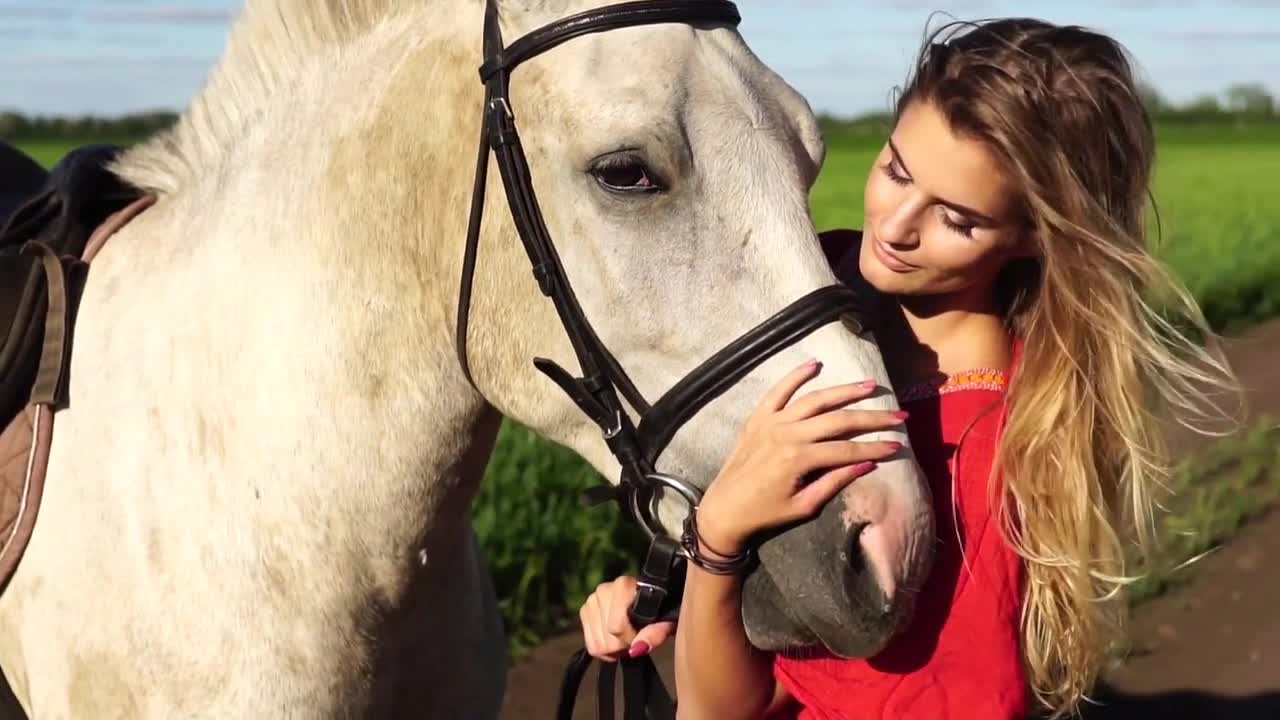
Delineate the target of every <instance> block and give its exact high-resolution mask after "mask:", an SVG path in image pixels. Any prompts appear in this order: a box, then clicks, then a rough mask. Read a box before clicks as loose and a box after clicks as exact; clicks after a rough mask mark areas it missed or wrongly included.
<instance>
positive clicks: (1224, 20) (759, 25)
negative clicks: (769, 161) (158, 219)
mask: <svg viewBox="0 0 1280 720" xmlns="http://www.w3.org/2000/svg"><path fill="white" fill-rule="evenodd" d="M238 4H239V3H238V2H231V1H228V0H170V1H169V2H163V1H161V0H0V110H18V111H21V112H26V113H32V114H80V113H93V114H103V115H114V114H119V113H124V112H132V111H138V110H148V109H156V108H164V109H174V110H177V109H181V108H182V107H183V106H184V105H185V103H186V102H187V100H188V99H189V98H190V97H191V95H192V94H193V93H194V92H195V91H196V90H197V89H198V88H199V86H200V84H201V82H202V80H203V78H204V76H205V74H206V73H207V72H208V71H209V68H210V67H211V66H212V64H213V63H214V61H215V60H216V58H217V57H218V54H219V53H220V52H221V49H222V44H223V42H224V40H225V37H226V33H227V30H228V28H229V26H230V22H231V19H232V17H233V15H234V13H235V8H236V7H237V6H238ZM738 6H739V8H740V9H741V10H742V13H743V16H744V18H743V23H742V26H741V31H742V34H743V36H744V37H745V38H746V39H747V41H748V42H749V43H751V45H752V47H753V49H754V50H755V51H756V53H757V54H758V55H759V56H760V57H761V58H762V59H764V60H765V62H767V63H769V64H770V65H771V66H773V67H774V68H775V69H776V70H778V71H779V72H780V73H781V74H782V75H783V77H785V78H786V79H787V80H788V81H789V82H790V83H791V84H792V85H794V86H795V87H796V88H797V89H799V90H800V92H802V93H803V94H804V95H805V96H806V97H808V98H809V101H810V102H811V103H812V104H813V106H814V108H815V109H816V110H819V111H826V112H831V113H834V114H839V115H847V114H853V113H859V112H865V111H870V110H884V109H887V107H888V103H889V98H890V94H889V93H890V90H891V88H892V87H893V85H895V84H897V83H900V82H901V81H902V79H903V77H904V75H905V72H906V70H907V67H908V63H909V62H910V59H911V56H912V54H913V53H914V51H915V50H916V48H917V47H918V45H919V43H920V39H921V36H922V32H923V29H924V27H925V23H926V22H927V21H928V19H929V16H930V14H931V13H932V12H933V11H943V12H946V13H950V14H951V15H953V16H955V17H958V18H961V19H973V18H980V17H993V16H1000V15H1030V16H1034V17H1041V18H1044V19H1047V20H1052V21H1056V22H1073V23H1078V24H1083V25H1088V26H1092V27H1095V28H1098V29H1100V30H1103V31H1106V32H1108V33H1111V34H1112V35H1114V36H1115V37H1116V38H1118V39H1119V40H1120V41H1121V42H1122V43H1124V44H1125V45H1126V46H1127V47H1128V48H1129V49H1130V51H1131V52H1132V53H1133V54H1134V55H1135V57H1136V58H1137V60H1138V63H1139V65H1140V67H1141V70H1142V71H1143V72H1144V73H1145V76H1146V77H1147V78H1149V79H1150V81H1151V82H1153V83H1154V84H1155V85H1156V87H1157V88H1159V89H1160V91H1161V92H1162V93H1164V94H1165V95H1166V96H1167V97H1169V98H1170V99H1172V100H1174V101H1176V102H1180V101H1185V100H1188V99H1191V98H1194V97H1196V96H1198V95H1201V94H1205V93H1219V92H1220V91H1221V90H1222V89H1223V88H1224V87H1226V86H1227V85H1229V84H1232V83H1236V82H1261V83H1264V84H1266V85H1267V86H1268V88H1269V89H1270V90H1271V92H1272V93H1274V94H1277V95H1280V0H1218V1H1217V2H1207V1H1199V2H1196V1H1193V0H1112V1H1111V2H1104V1H1102V0H1075V1H1071V2H1068V1H1065V0H1064V1H1061V2H1035V1H1025V0H1024V1H1023V2H997V1H985V0H884V1H882V2H860V1H854V0H738ZM935 22H936V19H935Z"/></svg>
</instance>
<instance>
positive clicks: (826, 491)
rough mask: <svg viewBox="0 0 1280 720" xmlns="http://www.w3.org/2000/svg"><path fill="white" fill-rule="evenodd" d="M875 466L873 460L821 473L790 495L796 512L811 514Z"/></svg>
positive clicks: (808, 515) (802, 514) (807, 515)
mask: <svg viewBox="0 0 1280 720" xmlns="http://www.w3.org/2000/svg"><path fill="white" fill-rule="evenodd" d="M875 466H876V464H875V463H874V462H860V463H857V464H854V465H845V466H843V467H838V468H836V469H834V470H830V471H828V472H826V473H823V474H822V475H820V476H819V477H818V479H817V480H814V481H813V482H811V483H809V484H808V485H806V486H804V487H803V488H801V489H800V492H798V493H796V494H795V495H794V496H792V501H793V503H794V504H795V506H796V508H797V512H798V513H799V515H800V516H801V517H810V516H812V515H813V514H815V513H817V512H818V510H820V509H821V508H822V506H823V505H826V504H827V503H828V502H830V501H831V498H833V497H835V496H836V494H837V493H839V492H840V491H841V490H843V489H845V488H846V487H848V486H849V485H850V484H851V483H853V481H854V480H857V479H858V478H860V477H862V476H863V475H866V474H867V473H869V472H871V471H872V470H874V469H875ZM797 519H799V518H797Z"/></svg>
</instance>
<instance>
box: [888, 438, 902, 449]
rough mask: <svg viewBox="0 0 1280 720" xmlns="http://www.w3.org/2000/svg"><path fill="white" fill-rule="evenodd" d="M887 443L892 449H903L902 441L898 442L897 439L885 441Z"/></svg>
mask: <svg viewBox="0 0 1280 720" xmlns="http://www.w3.org/2000/svg"><path fill="white" fill-rule="evenodd" d="M885 445H888V446H889V448H890V449H892V450H901V449H902V443H900V442H898V441H897V440H890V441H889V442H887V443H885Z"/></svg>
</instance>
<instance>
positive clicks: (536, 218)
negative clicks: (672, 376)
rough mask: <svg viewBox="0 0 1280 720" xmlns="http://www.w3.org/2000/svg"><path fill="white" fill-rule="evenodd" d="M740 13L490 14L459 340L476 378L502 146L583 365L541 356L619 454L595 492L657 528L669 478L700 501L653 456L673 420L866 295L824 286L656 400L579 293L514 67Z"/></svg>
mask: <svg viewBox="0 0 1280 720" xmlns="http://www.w3.org/2000/svg"><path fill="white" fill-rule="evenodd" d="M740 20H741V16H740V15H739V13H738V8H737V6H736V5H735V4H734V3H733V2H729V1H728V0H638V1H637V2H623V3H618V4H615V5H609V6H606V7H602V8H598V9H595V10H588V11H585V12H581V13H578V14H575V15H571V16H568V17H565V18H562V19H560V20H557V21H555V22H552V23H550V24H547V25H544V26H542V27H540V28H538V29H536V30H533V31H531V32H529V33H528V34H527V35H524V36H523V37H521V38H519V39H518V40H516V41H515V42H513V43H511V45H509V46H506V47H504V46H503V43H502V35H501V31H500V29H499V27H498V12H497V7H496V4H495V2H494V1H493V0H488V2H487V3H486V8H485V17H484V63H483V64H482V65H481V66H480V79H481V81H482V82H483V83H484V86H485V99H484V117H483V120H482V122H481V132H480V142H479V153H478V157H477V160H476V171H475V184H474V186H473V188H472V196H471V212H470V219H469V223H468V227H467V240H466V247H465V251H464V255H463V264H462V278H461V285H460V290H459V302H458V316H457V338H456V348H457V353H458V361H459V363H461V366H462V369H463V372H464V373H465V375H466V377H467V380H468V381H469V382H471V383H472V385H473V386H474V384H475V382H474V379H473V378H472V376H471V370H470V365H469V363H468V360H467V327H468V315H469V312H470V305H471V287H472V278H473V276H474V273H475V262H476V254H477V249H478V246H479V238H480V227H481V223H482V220H483V213H484V196H485V185H486V180H487V174H488V160H489V153H490V152H491V151H492V152H493V153H494V154H495V156H496V157H497V162H498V169H499V171H500V172H501V174H502V184H503V187H504V188H505V190H506V195H507V202H508V205H509V206H510V210H511V214H512V218H513V220H514V221H515V226H516V231H517V233H518V234H519V236H520V240H521V242H522V243H523V244H524V247H525V252H526V254H527V255H528V257H529V260H530V262H531V263H532V266H533V275H534V278H535V279H536V280H537V282H538V287H539V288H540V289H541V291H542V294H543V295H545V296H547V297H549V298H551V301H552V302H553V303H554V305H555V308H556V312H557V313H558V314H559V316H560V321H561V323H562V324H563V326H564V328H565V332H566V334H567V335H568V337H569V341H570V342H571V343H572V346H573V350H574V354H575V355H576V356H577V359H578V364H579V367H580V368H581V371H582V375H581V377H574V376H573V375H571V374H570V373H569V372H568V371H566V370H565V369H564V368H562V367H561V366H560V365H558V364H556V363H555V362H554V361H552V360H549V359H547V358H541V357H539V358H534V360H533V362H534V365H535V366H536V367H537V368H538V369H539V370H540V371H542V372H543V373H544V374H546V375H547V376H548V377H550V378H551V379H552V380H553V381H555V383H556V384H557V385H559V386H560V387H561V388H562V389H563V390H564V391H565V392H566V393H567V394H568V395H569V397H570V398H571V399H572V400H573V401H574V403H575V404H576V405H577V406H578V407H579V408H580V409H581V410H582V411H583V412H584V413H585V414H586V415H587V416H588V417H590V418H591V419H592V420H593V421H594V422H595V423H596V425H598V426H599V427H600V431H601V434H602V435H603V437H604V440H605V442H606V444H607V445H608V446H609V450H610V451H611V452H612V453H613V455H614V457H616V458H617V460H618V462H619V464H620V465H621V466H622V477H621V481H620V483H619V485H618V486H617V487H612V486H610V487H606V488H600V489H599V491H598V492H593V493H592V494H591V501H592V502H600V501H603V500H609V499H613V500H617V501H619V502H621V503H622V504H623V506H624V507H626V508H629V510H630V512H631V514H632V515H633V516H635V520H636V521H638V522H639V523H640V524H641V525H642V526H643V527H644V528H645V530H646V531H647V532H648V533H649V534H650V536H655V535H659V534H662V529H661V526H660V524H659V521H658V519H657V517H656V513H655V512H654V511H653V508H652V502H651V501H652V500H653V496H654V491H655V490H657V489H658V488H659V487H660V486H666V487H669V488H671V489H673V490H676V491H677V492H678V493H679V494H680V495H681V496H683V497H684V499H685V500H686V501H688V502H689V503H690V504H691V505H692V504H696V502H697V499H698V497H699V496H700V495H701V493H700V492H699V491H698V489H697V488H696V487H695V486H693V485H691V484H689V483H687V482H685V481H684V480H681V479H679V478H675V477H672V476H670V475H665V474H662V473H658V472H657V470H656V465H657V461H658V458H659V456H660V455H661V454H662V451H663V450H664V449H666V447H667V445H668V444H669V443H670V441H671V439H672V437H673V436H674V435H675V433H676V431H677V430H678V429H679V428H680V427H681V426H682V425H684V423H686V422H687V421H688V420H689V419H690V418H692V417H693V415H694V414H695V413H697V412H698V410H700V409H701V408H702V407H704V406H705V405H706V404H707V403H709V402H710V401H712V400H713V399H715V398H716V397H718V396H719V395H720V394H721V393H723V392H724V391H725V390H727V389H728V388H729V387H731V386H732V385H733V384H734V383H736V382H737V381H738V380H740V379H742V378H743V377H744V376H745V375H747V373H749V372H751V371H752V370H753V369H755V368H756V367H757V366H759V365H760V364H761V363H763V362H764V361H765V360H767V359H768V358H769V357H771V356H772V355H774V354H775V353H777V352H778V351H780V350H782V349H784V348H786V347H787V346H789V345H791V344H792V343H794V342H796V341H797V340H799V339H800V338H802V337H805V336H806V335H808V334H809V333H811V332H813V331H814V330H816V329H817V328H819V327H821V326H823V325H826V324H828V323H830V322H832V321H834V320H837V319H839V318H840V317H841V316H842V315H850V314H851V315H853V316H854V317H855V318H856V317H857V315H858V310H859V303H858V297H857V295H856V293H854V291H853V290H851V289H849V288H848V287H846V286H844V285H831V286H827V287H823V288H819V289H818V290H815V291H813V292H811V293H809V294H807V295H805V296H804V297H801V298H800V299H798V300H796V301H795V302H793V303H792V304H791V305H789V306H788V307H786V308H784V309H782V310H781V311H779V312H778V313H776V314H775V315H773V316H772V317H770V318H768V319H766V320H765V321H764V322H762V323H760V324H759V325H757V326H756V327H754V328H752V329H751V330H750V331H748V332H747V333H745V334H743V335H742V336H741V337H739V338H738V339H737V340H735V341H734V342H732V343H731V344H730V345H728V346H727V347H725V348H724V349H722V350H720V351H719V352H717V353H715V354H714V355H713V356H711V357H710V358H708V359H707V360H706V361H704V362H703V363H702V364H700V365H699V366H698V367H696V368H694V369H693V370H692V371H691V372H690V373H689V374H687V375H685V376H684V378H682V379H681V380H680V381H679V382H677V383H676V384H675V385H674V386H673V387H672V388H671V389H669V390H668V391H667V392H666V393H665V394H664V395H663V396H662V397H660V398H659V399H658V400H657V401H656V402H654V403H652V404H651V403H649V402H648V401H647V400H646V399H645V398H644V396H643V395H641V393H640V391H639V390H637V389H636V386H635V383H634V382H632V380H631V378H630V377H629V376H628V375H627V373H626V371H625V370H624V369H623V368H622V366H621V364H620V363H619V362H618V361H617V359H616V358H615V357H614V356H613V355H612V353H610V352H609V350H608V348H606V347H605V346H604V343H602V342H601V341H600V339H599V337H598V336H597V335H596V333H595V331H594V330H593V329H592V327H591V323H590V322H589V321H588V320H587V318H586V315H585V313H584V312H583V310H582V307H581V306H580V305H579V303H578V299H577V297H576V296H575V295H574V292H573V286H572V284H571V283H570V282H569V279H568V277H567V276H566V274H565V271H564V267H563V266H562V265H561V262H560V257H559V255H558V254H557V253H556V249H555V245H554V243H553V242H552V240H551V235H550V233H549V232H548V231H547V227H546V224H545V223H544V221H543V218H542V213H541V211H540V209H539V206H538V201H537V197H536V195H535V194H534V189H533V183H532V178H531V175H530V172H529V166H528V163H527V161H526V159H525V155H524V151H523V148H522V146H521V144H520V136H519V133H518V131H517V130H516V124H515V116H514V114H513V112H512V107H511V100H510V94H509V90H510V80H511V72H512V71H513V70H514V69H515V68H516V67H517V66H518V65H519V64H520V63H521V62H523V61H525V60H528V59H529V58H531V57H534V56H536V55H538V54H541V53H543V52H546V51H547V50H550V49H551V48H553V47H556V46H557V45H559V44H561V43H563V42H565V41H567V40H570V39H572V38H575V37H579V36H582V35H586V34H588V33H596V32H603V31H606V30H613V29H616V28H622V27H629V26H635V25H651V24H657V23H687V24H691V23H723V24H728V25H731V26H737V24H738V23H739V22H740ZM619 394H621V395H622V396H623V397H625V398H626V400H627V402H628V403H629V404H630V405H631V407H632V408H633V409H634V410H635V411H636V413H637V414H638V416H639V418H640V420H639V425H638V426H637V425H636V424H634V423H633V422H632V420H631V416H630V415H629V414H628V413H627V412H626V411H625V410H624V409H623V406H622V403H621V401H620V400H619Z"/></svg>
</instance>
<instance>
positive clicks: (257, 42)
mask: <svg viewBox="0 0 1280 720" xmlns="http://www.w3.org/2000/svg"><path fill="white" fill-rule="evenodd" d="M438 2H439V0H246V1H245V4H244V6H243V7H242V8H241V11H240V14H239V16H238V17H237V18H236V20H235V23H234V24H233V26H232V29H231V32H230V34H229V36H228V39H227V43H226V46H225V50H224V52H223V54H222V57H221V58H220V59H219V60H218V63H217V64H216V66H215V67H214V69H213V71H212V72H211V73H210V75H209V77H208V79H207V80H206V82H205V85H204V86H203V87H202V88H201V89H200V91H199V93H198V94H197V95H196V97H195V98H194V99H193V100H192V101H191V104H190V106H189V107H188V108H187V109H186V111H185V112H183V113H182V114H181V115H180V117H179V118H178V121H177V123H175V124H174V126H173V127H171V128H169V129H167V130H165V131H162V132H160V133H157V134H156V135H155V136H153V137H151V138H149V139H148V140H146V141H145V142H142V143H140V144H138V145H137V146H135V147H133V148H131V149H130V150H129V151H128V152H127V153H124V154H123V155H122V157H121V158H120V160H119V161H118V162H117V163H116V165H115V168H114V169H115V171H116V172H117V173H119V174H120V175H121V176H122V177H124V178H125V179H126V180H127V181H129V182H130V183H132V184H133V185H135V186H137V187H139V188H140V189H143V190H146V191H149V192H154V193H157V194H165V193H173V192H176V191H177V190H178V189H179V188H181V187H183V186H184V185H185V184H186V183H187V182H189V181H190V180H191V179H192V178H195V177H198V176H199V175H200V174H203V173H206V172H208V171H209V170H210V169H211V168H213V167H215V166H216V164H217V163H218V162H219V159H220V158H221V157H222V156H223V154H224V153H225V152H226V150H227V149H228V148H229V147H230V146H231V144H232V143H233V142H234V141H235V140H236V139H237V138H239V137H242V136H243V135H244V133H245V132H246V130H247V129H248V128H250V127H251V126H252V125H253V123H254V121H255V119H256V118H257V117H259V116H260V115H261V113H262V112H263V110H264V108H265V107H267V105H268V103H269V102H270V100H271V98H272V97H274V96H277V95H278V94H279V93H280V92H281V91H283V90H285V89H287V88H288V87H289V86H290V85H292V84H293V83H295V82H298V81H299V80H300V79H301V77H303V76H304V74H305V73H304V69H305V68H307V66H308V64H309V63H310V62H312V61H314V60H315V59H316V58H318V57H320V56H322V55H324V54H328V53H333V52H336V51H339V50H340V49H341V48H342V47H343V46H345V45H347V44H349V43H350V42H352V41H353V40H355V39H357V38H359V37H361V36H363V35H365V34H367V33H368V32H370V31H371V30H373V29H374V28H375V27H377V26H378V25H379V24H381V23H384V22H387V21H389V20H392V19H394V18H397V17H400V16H402V15H403V14H405V13H407V12H410V11H413V10H415V9H418V8H421V7H423V6H426V5H430V4H434V3H438ZM471 2H472V3H474V4H476V5H477V11H479V4H480V2H481V0H471Z"/></svg>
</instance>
